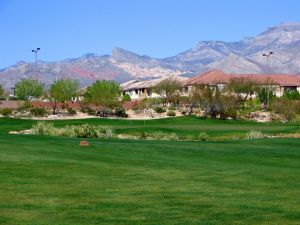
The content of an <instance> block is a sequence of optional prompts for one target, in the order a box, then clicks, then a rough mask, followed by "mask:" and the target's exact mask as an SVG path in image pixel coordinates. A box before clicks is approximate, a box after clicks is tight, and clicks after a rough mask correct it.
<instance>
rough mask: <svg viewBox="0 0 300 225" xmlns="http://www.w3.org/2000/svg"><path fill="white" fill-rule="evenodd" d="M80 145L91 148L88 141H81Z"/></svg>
mask: <svg viewBox="0 0 300 225" xmlns="http://www.w3.org/2000/svg"><path fill="white" fill-rule="evenodd" d="M79 145H80V146H90V143H89V142H88V141H86V140H84V141H81V142H80V143H79Z"/></svg>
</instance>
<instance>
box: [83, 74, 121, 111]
mask: <svg viewBox="0 0 300 225" xmlns="http://www.w3.org/2000/svg"><path fill="white" fill-rule="evenodd" d="M120 93H121V88H120V85H119V84H118V83H116V82H115V81H110V80H97V81H96V82H94V83H93V84H92V85H91V86H90V87H88V89H87V91H86V92H85V94H84V101H86V102H88V103H91V104H94V105H96V106H98V107H99V109H100V110H102V111H103V110H105V109H113V108H114V107H116V106H117V105H118V104H119V96H120Z"/></svg>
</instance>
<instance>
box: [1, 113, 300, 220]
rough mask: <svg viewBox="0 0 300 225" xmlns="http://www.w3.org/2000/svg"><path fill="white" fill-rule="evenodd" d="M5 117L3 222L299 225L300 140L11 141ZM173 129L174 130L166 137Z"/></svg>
mask: <svg viewBox="0 0 300 225" xmlns="http://www.w3.org/2000/svg"><path fill="white" fill-rule="evenodd" d="M86 122H90V123H95V124H105V125H110V126H113V127H114V128H115V129H117V131H118V132H124V131H125V130H126V131H127V130H129V131H130V132H137V131H139V130H142V129H150V130H151V129H153V130H155V129H159V130H160V129H166V130H167V131H172V132H173V131H174V130H175V131H176V130H178V131H180V132H182V134H186V133H190V132H191V133H192V132H199V131H202V130H203V131H206V132H210V135H216V136H217V135H219V134H223V133H222V132H232V133H235V132H236V133H239V132H240V133H243V132H247V131H249V130H264V131H266V132H270V133H272V132H295V131H297V129H298V127H297V126H296V125H292V124H286V125H282V124H257V123H250V122H242V123H237V122H235V121H210V120H199V119H196V118H180V119H175V120H174V119H168V120H161V121H146V128H143V121H124V120H121V121H120V120H85V121H56V122H55V125H57V126H64V125H66V124H70V123H72V124H80V123H86ZM32 123H33V122H32V121H23V120H12V119H1V120H0V224H9V225H10V224H11V225H19V224H20V225H21V224H22V225H29V224H30V225H37V224H38V225H46V224H55V225H69V224H70V225H71V224H72V225H77V224H78V225H79V224H80V225H82V224H88V225H90V224H113V225H115V224H137V225H140V224H153V225H154V224H158V225H162V224H177V225H182V224H205V225H213V224H220V225H221V224H222V225H223V224H228V225H232V224H241V225H245V224H249V225H250V224H251V225H256V224H257V225H258V224H259V225H261V224H270V225H271V224H272V225H273V224H285V225H286V224H291V225H297V224H299V221H300V198H299V196H300V148H299V147H300V140H298V139H261V140H247V141H246V140H243V141H212V142H169V141H140V140H137V141H134V140H104V139H90V140H89V141H90V142H91V146H89V147H80V146H79V141H80V139H76V138H62V137H47V136H44V137H42V136H24V135H8V134H7V132H8V131H9V130H18V129H26V128H30V127H31V125H32ZM168 129H169V130H168Z"/></svg>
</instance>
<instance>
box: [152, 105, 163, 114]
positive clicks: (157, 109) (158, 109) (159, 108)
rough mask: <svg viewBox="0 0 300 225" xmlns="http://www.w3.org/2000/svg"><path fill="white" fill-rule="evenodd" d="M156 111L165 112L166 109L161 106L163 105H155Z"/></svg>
mask: <svg viewBox="0 0 300 225" xmlns="http://www.w3.org/2000/svg"><path fill="white" fill-rule="evenodd" d="M154 111H155V112H156V113H164V112H166V110H165V109H164V108H163V107H161V106H157V107H154Z"/></svg>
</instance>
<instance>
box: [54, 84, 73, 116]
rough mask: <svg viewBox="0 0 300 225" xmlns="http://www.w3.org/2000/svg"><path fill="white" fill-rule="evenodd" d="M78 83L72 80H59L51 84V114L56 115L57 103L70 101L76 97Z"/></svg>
mask: <svg viewBox="0 0 300 225" xmlns="http://www.w3.org/2000/svg"><path fill="white" fill-rule="evenodd" d="M78 90H79V82H78V81H77V80H72V79H60V80H57V81H55V82H53V83H52V85H51V87H50V90H49V95H50V96H49V97H50V100H51V102H52V109H53V114H56V109H57V103H58V102H61V103H65V102H66V101H71V100H72V98H75V97H77V96H78Z"/></svg>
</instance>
